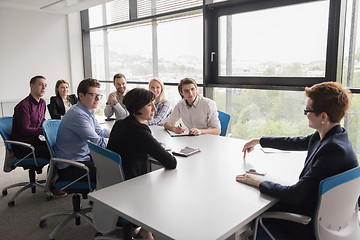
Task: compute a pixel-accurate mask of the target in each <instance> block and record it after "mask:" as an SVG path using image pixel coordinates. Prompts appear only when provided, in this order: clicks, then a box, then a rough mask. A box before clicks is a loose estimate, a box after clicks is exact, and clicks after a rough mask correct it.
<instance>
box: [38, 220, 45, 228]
mask: <svg viewBox="0 0 360 240" xmlns="http://www.w3.org/2000/svg"><path fill="white" fill-rule="evenodd" d="M45 226H46V220H42V221H40V223H39V227H41V228H44V227H45Z"/></svg>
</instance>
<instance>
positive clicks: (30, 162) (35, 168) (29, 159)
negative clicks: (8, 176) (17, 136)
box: [0, 117, 50, 207]
mask: <svg viewBox="0 0 360 240" xmlns="http://www.w3.org/2000/svg"><path fill="white" fill-rule="evenodd" d="M12 124H13V117H1V118H0V134H1V137H2V139H3V140H4V145H5V150H6V153H5V161H4V172H11V171H12V170H13V169H15V168H16V167H22V168H24V170H28V173H29V181H28V182H21V183H16V184H12V185H10V186H7V187H5V188H3V190H2V195H3V196H6V195H7V194H8V189H10V188H14V187H20V186H23V187H22V188H20V189H19V190H18V191H17V192H16V193H15V194H14V196H13V197H12V198H11V199H10V201H9V202H8V205H9V207H13V206H14V205H15V198H16V197H17V196H19V194H20V193H22V192H23V191H25V190H26V189H28V188H31V191H32V193H35V192H36V187H39V188H42V189H44V186H43V185H41V183H44V182H45V181H44V180H41V181H37V180H36V173H38V174H40V173H41V172H42V168H43V167H44V166H45V165H47V164H49V161H50V159H47V158H37V157H36V156H35V148H34V147H33V146H31V144H28V143H24V142H19V141H11V140H10V136H11V132H12ZM12 145H18V146H22V147H26V148H29V149H30V150H31V153H29V154H28V155H27V156H25V157H24V158H21V159H18V158H16V157H15V154H14V152H13V150H12Z"/></svg>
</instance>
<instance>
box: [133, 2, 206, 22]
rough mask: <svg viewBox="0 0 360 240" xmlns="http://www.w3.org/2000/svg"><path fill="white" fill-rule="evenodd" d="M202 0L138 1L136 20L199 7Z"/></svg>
mask: <svg viewBox="0 0 360 240" xmlns="http://www.w3.org/2000/svg"><path fill="white" fill-rule="evenodd" d="M202 1H203V0H138V1H137V8H138V9H137V14H138V18H141V17H147V16H151V15H155V14H162V13H167V12H171V11H177V10H182V9H186V8H191V7H196V6H201V5H202Z"/></svg>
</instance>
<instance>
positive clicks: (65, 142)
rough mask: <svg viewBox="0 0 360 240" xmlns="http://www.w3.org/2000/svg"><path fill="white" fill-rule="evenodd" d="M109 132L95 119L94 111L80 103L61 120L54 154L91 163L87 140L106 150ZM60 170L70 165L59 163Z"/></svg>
mask: <svg viewBox="0 0 360 240" xmlns="http://www.w3.org/2000/svg"><path fill="white" fill-rule="evenodd" d="M108 136H109V130H107V129H102V128H101V127H100V126H99V123H98V122H97V120H96V119H95V115H94V111H91V112H89V110H87V109H86V108H85V107H84V105H82V103H81V102H80V101H79V102H77V104H75V105H74V106H72V107H71V108H70V109H69V111H68V112H67V113H66V114H65V115H64V117H63V119H62V120H61V123H60V126H59V131H58V134H57V139H56V144H55V146H54V152H55V155H56V157H58V158H65V159H69V160H73V161H78V162H81V161H89V160H90V150H89V147H88V145H87V143H86V141H87V140H90V141H91V142H93V143H95V144H97V145H99V146H102V147H104V148H106V146H107V143H108V140H109V139H108V138H107V137H108ZM56 166H57V168H58V169H63V168H66V167H67V166H68V164H64V163H58V164H57V165H56Z"/></svg>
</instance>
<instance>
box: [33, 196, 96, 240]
mask: <svg viewBox="0 0 360 240" xmlns="http://www.w3.org/2000/svg"><path fill="white" fill-rule="evenodd" d="M72 200H73V211H68V212H57V213H50V214H47V215H45V216H43V217H41V218H40V224H39V226H40V227H41V228H44V227H45V226H46V220H47V219H48V218H49V217H55V216H67V217H66V218H65V219H64V220H62V221H61V222H60V223H59V224H58V225H57V226H56V228H55V229H54V230H53V231H52V232H51V234H50V235H49V240H53V239H55V235H56V234H57V233H58V232H59V231H60V230H61V229H62V228H63V227H64V226H65V225H66V224H67V223H68V222H69V221H70V220H71V219H75V224H76V225H80V219H81V218H82V219H84V220H85V221H86V222H88V223H89V224H90V225H91V226H93V227H94V228H95V226H94V224H93V221H92V219H91V218H90V217H89V216H87V215H86V213H88V212H91V208H84V209H80V196H79V195H78V194H75V195H73V196H72Z"/></svg>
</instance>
